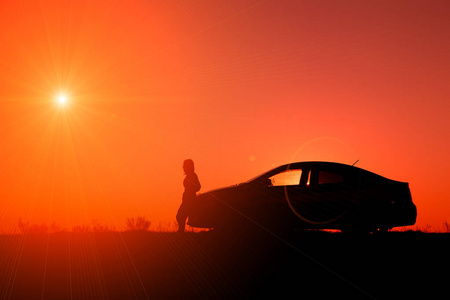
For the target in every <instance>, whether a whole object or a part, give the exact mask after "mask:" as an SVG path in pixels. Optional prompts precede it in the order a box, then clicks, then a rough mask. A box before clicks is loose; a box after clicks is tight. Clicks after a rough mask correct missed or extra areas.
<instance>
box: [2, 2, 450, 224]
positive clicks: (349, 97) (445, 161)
mask: <svg viewBox="0 0 450 300" xmlns="http://www.w3.org/2000/svg"><path fill="white" fill-rule="evenodd" d="M0 6H1V7H0V26H1V28H2V30H1V31H0V67H1V74H0V101H1V102H0V119H1V123H0V136H1V140H0V155H1V156H2V157H3V159H2V166H1V168H0V185H1V190H0V199H1V200H0V232H8V231H11V230H14V229H15V228H16V227H17V221H18V219H19V218H21V219H22V220H29V221H30V222H32V223H47V224H50V223H52V222H56V223H58V224H60V226H62V227H72V226H75V225H79V224H92V222H100V223H104V224H110V225H113V226H115V227H116V228H121V227H123V226H124V225H125V220H126V218H128V217H132V216H138V215H145V216H146V217H148V218H149V219H150V220H152V222H153V224H154V225H153V226H156V224H157V223H158V222H173V221H174V217H175V214H176V210H177V208H178V206H179V204H180V202H181V194H182V192H183V186H182V180H183V178H184V176H183V171H182V168H181V167H182V162H183V160H184V159H185V158H192V159H193V160H194V161H195V163H196V171H197V174H198V176H199V178H200V181H201V183H202V191H203V192H204V191H207V190H209V189H212V188H217V187H221V186H227V185H231V184H234V183H238V182H242V181H245V180H247V179H249V178H251V177H253V176H255V175H257V174H259V173H262V172H263V171H266V170H268V169H270V168H272V167H273V166H277V165H280V164H284V163H288V162H292V161H304V160H328V161H337V162H342V163H347V164H353V163H354V162H355V161H356V160H357V159H359V162H358V164H357V166H359V167H361V168H364V169H367V170H370V171H373V172H375V173H378V174H380V175H383V176H386V177H388V178H391V179H396V180H401V181H408V182H409V183H410V188H411V191H412V195H413V200H414V202H415V204H416V205H417V207H418V221H417V225H418V226H419V227H422V228H425V227H427V226H428V225H429V226H431V227H432V229H433V230H442V229H443V223H444V222H446V221H450V201H449V200H450V191H449V190H448V188H447V187H448V183H447V181H448V179H449V177H448V175H447V170H448V169H449V167H450V164H449V151H448V149H449V145H450V140H449V127H450V126H449V125H450V123H449V122H450V121H449V118H448V115H449V113H450V104H449V103H450V102H449V96H450V85H449V84H448V82H450V56H449V55H448V54H449V53H450V21H449V20H450V5H449V3H448V1H425V0H424V1H312V0H311V1H279V0H277V1H275V0H267V1H259V0H253V1H250V0H248V1H242V0H233V1H230V0H227V1H209V0H204V1H184V0H183V1H114V2H113V1H94V0H91V1H78V0H77V1H2V3H1V4H0ZM60 92H65V93H67V95H68V97H69V103H68V105H67V106H66V107H64V108H63V107H59V106H58V105H57V104H56V102H55V97H56V96H57V95H58V93H60Z"/></svg>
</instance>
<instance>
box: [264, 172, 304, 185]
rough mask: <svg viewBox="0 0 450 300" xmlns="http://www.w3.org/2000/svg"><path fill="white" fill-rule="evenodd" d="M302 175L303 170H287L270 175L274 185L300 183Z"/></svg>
mask: <svg viewBox="0 0 450 300" xmlns="http://www.w3.org/2000/svg"><path fill="white" fill-rule="evenodd" d="M301 177H302V170H301V169H296V170H286V171H283V172H280V173H278V174H275V175H273V176H272V177H269V179H270V181H271V182H272V186H287V185H299V184H300V178H301Z"/></svg>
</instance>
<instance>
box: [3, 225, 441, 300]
mask: <svg viewBox="0 0 450 300" xmlns="http://www.w3.org/2000/svg"><path fill="white" fill-rule="evenodd" d="M0 245H1V247H0V249H1V250H0V263H1V269H0V298H2V299H38V298H41V299H65V298H67V299H178V298H187V299H199V298H200V299H204V298H208V299H211V298H213V299H214V298H224V299H240V298H254V299H256V298H258V299H259V298H261V297H262V296H264V297H265V298H266V297H268V296H277V297H278V298H280V297H282V296H286V297H287V296H288V295H289V296H290V297H292V296H293V295H297V296H299V298H300V297H306V298H324V297H327V298H328V297H336V296H342V297H346V298H357V299H364V298H368V299H370V298H377V299H379V298H381V299H389V298H402V299H404V298H408V297H415V298H417V296H418V295H421V296H426V297H427V298H436V297H438V296H440V295H442V294H443V293H444V292H446V288H445V286H446V281H447V279H446V278H447V274H448V270H449V267H450V260H449V259H448V249H449V248H448V246H449V245H450V234H447V233H440V234H435V233H422V232H389V233H387V234H384V235H370V236H365V237H349V236H345V235H343V234H341V233H330V232H320V231H303V232H296V233H290V234H281V235H274V234H272V233H268V232H251V233H249V232H246V233H233V234H230V233H226V232H217V233H216V232H213V231H211V232H200V233H186V234H176V233H163V232H162V233H155V232H123V233H119V232H103V233H67V232H62V233H53V234H49V235H40V234H29V235H12V236H7V235H4V236H1V237H0ZM445 294H446V293H445Z"/></svg>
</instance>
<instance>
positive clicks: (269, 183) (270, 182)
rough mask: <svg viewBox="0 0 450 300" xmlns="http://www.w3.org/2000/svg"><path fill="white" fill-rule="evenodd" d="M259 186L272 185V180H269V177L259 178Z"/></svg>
mask: <svg viewBox="0 0 450 300" xmlns="http://www.w3.org/2000/svg"><path fill="white" fill-rule="evenodd" d="M261 186H263V187H270V186H272V180H270V179H269V178H264V179H262V180H261Z"/></svg>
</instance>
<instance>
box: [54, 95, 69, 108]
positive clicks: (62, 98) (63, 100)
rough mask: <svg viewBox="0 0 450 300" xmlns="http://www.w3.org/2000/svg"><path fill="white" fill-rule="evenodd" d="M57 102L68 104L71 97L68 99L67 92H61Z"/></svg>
mask: <svg viewBox="0 0 450 300" xmlns="http://www.w3.org/2000/svg"><path fill="white" fill-rule="evenodd" d="M56 102H57V104H58V105H59V106H61V107H62V106H66V105H67V103H68V102H69V99H68V97H67V95H66V94H59V95H58V96H57V97H56Z"/></svg>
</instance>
